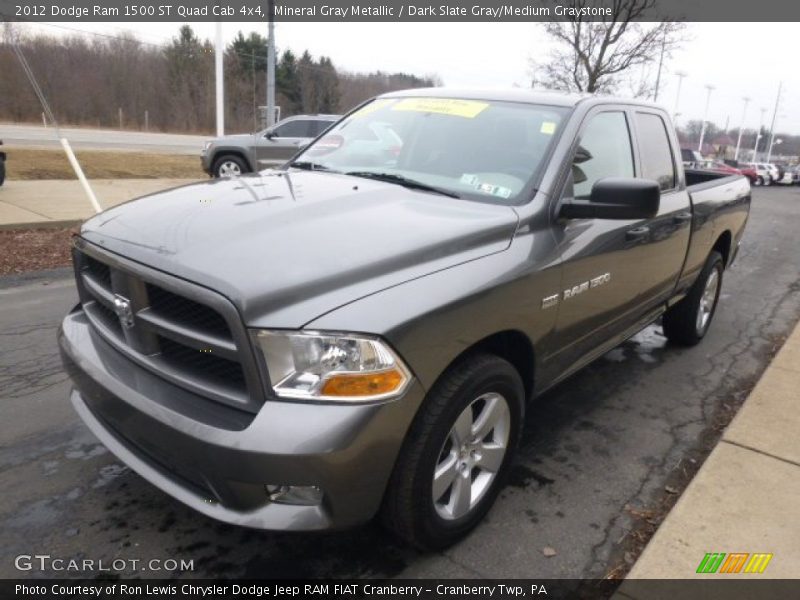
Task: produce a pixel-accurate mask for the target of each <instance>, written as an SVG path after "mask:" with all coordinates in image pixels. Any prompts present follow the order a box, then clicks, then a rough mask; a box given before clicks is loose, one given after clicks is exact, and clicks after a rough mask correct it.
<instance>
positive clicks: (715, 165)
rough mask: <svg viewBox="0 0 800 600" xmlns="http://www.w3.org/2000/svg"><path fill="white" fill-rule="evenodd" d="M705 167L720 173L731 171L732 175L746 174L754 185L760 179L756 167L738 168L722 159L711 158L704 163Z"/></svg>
mask: <svg viewBox="0 0 800 600" xmlns="http://www.w3.org/2000/svg"><path fill="white" fill-rule="evenodd" d="M703 168H704V169H707V170H709V171H717V172H718V173H729V174H731V175H744V176H745V177H747V179H748V180H749V181H750V185H754V184H755V183H756V182H757V181H758V174H757V173H756V170H755V169H751V168H750V167H743V168H736V167H732V166H730V165H728V164H725V163H724V162H722V161H720V160H709V161H706V163H705V165H703Z"/></svg>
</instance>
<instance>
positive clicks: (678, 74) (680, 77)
mask: <svg viewBox="0 0 800 600" xmlns="http://www.w3.org/2000/svg"><path fill="white" fill-rule="evenodd" d="M675 76H676V77H677V78H678V91H677V93H676V94H675V110H674V111H673V112H674V113H675V119H677V118H678V115H679V114H680V113H679V112H678V103H679V102H680V100H681V84H682V83H683V78H684V77H686V72H685V71H675Z"/></svg>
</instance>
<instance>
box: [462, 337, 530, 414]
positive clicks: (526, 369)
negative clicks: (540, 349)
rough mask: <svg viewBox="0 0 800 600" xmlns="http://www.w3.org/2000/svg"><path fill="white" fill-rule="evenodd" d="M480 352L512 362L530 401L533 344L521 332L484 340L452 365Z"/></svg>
mask: <svg viewBox="0 0 800 600" xmlns="http://www.w3.org/2000/svg"><path fill="white" fill-rule="evenodd" d="M478 352H486V353H488V354H494V355H496V356H499V357H500V358H503V359H505V360H507V361H508V362H510V363H511V364H512V365H513V366H514V368H515V369H516V370H517V372H518V373H519V375H520V377H521V378H522V383H523V385H524V386H525V398H526V399H528V400H530V398H531V396H532V394H533V374H534V373H533V372H534V367H533V364H534V363H533V361H534V353H533V344H532V343H531V341H530V339H529V338H528V336H527V335H525V334H524V333H522V332H521V331H516V330H508V331H500V332H498V333H495V334H492V335H490V336H488V337H485V338H483V339H482V340H480V341H479V342H476V343H474V344H473V345H472V346H470V347H469V348H467V349H466V350H464V351H463V352H462V353H461V354H459V355H458V356H457V357H456V358H455V360H453V362H452V363H451V365H452V364H454V363H456V362H457V361H459V360H461V359H462V358H463V357H464V356H467V355H469V354H474V353H478Z"/></svg>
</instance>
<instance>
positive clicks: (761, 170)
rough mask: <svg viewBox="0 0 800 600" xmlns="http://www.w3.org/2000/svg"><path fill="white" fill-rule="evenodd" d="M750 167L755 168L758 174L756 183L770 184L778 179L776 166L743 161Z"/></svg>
mask: <svg viewBox="0 0 800 600" xmlns="http://www.w3.org/2000/svg"><path fill="white" fill-rule="evenodd" d="M745 164H746V166H748V167H750V168H751V169H755V171H756V174H757V175H758V183H757V184H756V185H772V184H773V183H774V182H775V181H777V180H778V175H779V172H778V167H776V166H775V165H770V164H767V163H745Z"/></svg>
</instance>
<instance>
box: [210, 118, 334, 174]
mask: <svg viewBox="0 0 800 600" xmlns="http://www.w3.org/2000/svg"><path fill="white" fill-rule="evenodd" d="M338 119H339V115H296V116H294V117H289V118H288V119H284V120H282V121H280V122H279V123H276V124H275V125H273V126H272V127H269V128H267V129H264V130H263V131H258V132H256V133H245V134H240V135H226V136H223V137H219V138H215V139H213V140H210V141H208V142H206V144H205V146H204V147H203V152H202V156H201V160H202V164H203V170H204V171H205V172H206V173H208V174H209V175H211V176H212V177H238V176H239V175H241V174H242V173H251V172H253V171H259V170H261V169H264V168H266V167H268V166H270V165H278V164H282V163H284V162H286V161H287V160H289V159H290V158H291V157H292V156H294V155H295V154H297V153H298V152H299V151H300V150H302V149H303V148H304V147H305V146H306V145H307V144H308V143H309V142H310V141H311V140H313V139H314V138H315V137H317V136H318V135H319V134H321V133H322V132H323V131H325V130H326V129H327V128H328V127H330V126H331V125H332V124H333V123H335V122H336V121H337V120H338Z"/></svg>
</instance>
